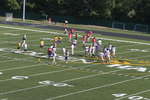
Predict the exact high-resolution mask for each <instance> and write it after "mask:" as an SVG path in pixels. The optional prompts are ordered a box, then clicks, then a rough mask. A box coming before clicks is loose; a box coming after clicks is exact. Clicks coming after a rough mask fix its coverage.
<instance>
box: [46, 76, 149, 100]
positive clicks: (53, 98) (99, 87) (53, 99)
mask: <svg viewBox="0 0 150 100" xmlns="http://www.w3.org/2000/svg"><path fill="white" fill-rule="evenodd" d="M149 76H150V75H146V76H141V77H137V78H135V79H129V80H124V81H120V82H116V83H112V84H106V85H102V86H98V87H94V88H89V89H85V90H81V91H76V92H72V93H68V94H64V95H60V96H56V97H51V98H48V99H46V100H55V99H60V98H63V97H67V96H71V95H76V94H80V93H84V92H88V91H92V90H97V89H101V88H106V87H111V86H114V85H118V84H122V83H126V82H130V81H134V80H139V79H142V78H144V77H149Z"/></svg>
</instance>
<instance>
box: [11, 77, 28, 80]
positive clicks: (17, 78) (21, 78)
mask: <svg viewBox="0 0 150 100" xmlns="http://www.w3.org/2000/svg"><path fill="white" fill-rule="evenodd" d="M28 78H29V77H28V76H13V77H11V79H14V80H24V79H28Z"/></svg>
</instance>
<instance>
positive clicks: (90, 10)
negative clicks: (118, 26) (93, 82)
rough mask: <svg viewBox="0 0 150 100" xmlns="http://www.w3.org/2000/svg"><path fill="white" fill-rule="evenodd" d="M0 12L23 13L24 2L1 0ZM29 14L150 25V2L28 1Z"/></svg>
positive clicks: (90, 0)
mask: <svg viewBox="0 0 150 100" xmlns="http://www.w3.org/2000/svg"><path fill="white" fill-rule="evenodd" d="M0 4H1V6H0V11H6V12H18V11H19V12H21V11H22V5H23V0H0ZM26 9H27V11H28V12H31V13H32V12H34V13H38V14H42V15H49V16H51V15H56V16H75V17H92V18H99V19H105V20H116V21H127V22H136V23H147V24H149V23H150V11H149V10H150V0H26Z"/></svg>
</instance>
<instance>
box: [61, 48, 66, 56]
mask: <svg viewBox="0 0 150 100" xmlns="http://www.w3.org/2000/svg"><path fill="white" fill-rule="evenodd" d="M62 49H63V54H64V56H65V52H66V48H62Z"/></svg>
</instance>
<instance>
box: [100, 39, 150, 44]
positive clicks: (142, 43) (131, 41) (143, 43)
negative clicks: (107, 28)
mask: <svg viewBox="0 0 150 100" xmlns="http://www.w3.org/2000/svg"><path fill="white" fill-rule="evenodd" d="M101 39H103V40H110V41H116V42H124V43H135V44H143V45H150V43H143V42H134V41H126V40H116V39H109V38H101Z"/></svg>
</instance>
